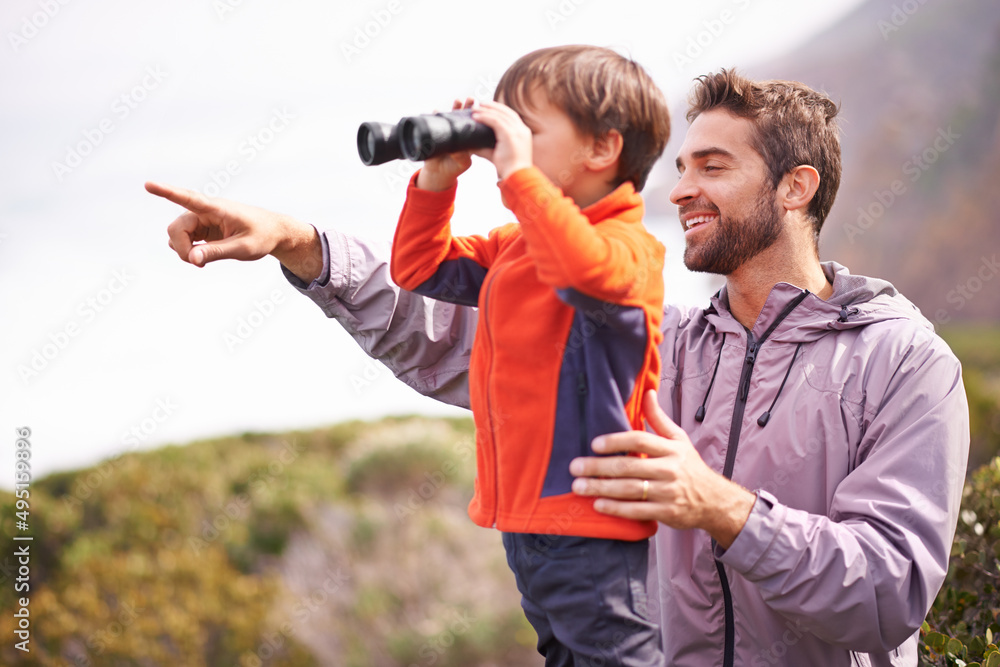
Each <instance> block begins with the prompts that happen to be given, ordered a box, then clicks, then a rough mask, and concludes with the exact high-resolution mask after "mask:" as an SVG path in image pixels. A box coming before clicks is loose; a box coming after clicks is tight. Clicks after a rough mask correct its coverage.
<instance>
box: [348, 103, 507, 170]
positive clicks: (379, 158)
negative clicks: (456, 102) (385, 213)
mask: <svg viewBox="0 0 1000 667" xmlns="http://www.w3.org/2000/svg"><path fill="white" fill-rule="evenodd" d="M496 143H497V138H496V135H495V134H493V130H492V129H490V128H489V127H487V126H486V125H483V124H482V123H477V122H476V121H474V120H472V109H460V110H458V111H449V112H447V113H435V114H426V115H423V116H408V117H406V118H403V119H402V120H400V121H399V122H398V123H396V124H395V125H393V124H391V123H362V124H361V127H359V128H358V155H359V156H360V157H361V161H362V162H364V163H365V164H366V165H369V166H371V165H373V164H382V163H383V162H388V161H389V160H399V159H401V158H404V157H405V158H406V159H408V160H412V161H414V162H420V161H423V160H427V159H430V158H432V157H437V156H438V155H444V154H446V153H454V152H456V151H466V150H471V149H474V148H493V147H494V146H495V145H496Z"/></svg>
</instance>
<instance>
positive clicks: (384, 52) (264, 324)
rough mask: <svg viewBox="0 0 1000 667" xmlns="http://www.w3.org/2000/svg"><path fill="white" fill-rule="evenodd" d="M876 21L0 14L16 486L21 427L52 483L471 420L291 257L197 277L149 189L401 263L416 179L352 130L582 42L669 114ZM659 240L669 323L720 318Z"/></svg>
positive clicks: (7, 367)
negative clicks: (365, 348)
mask: <svg viewBox="0 0 1000 667" xmlns="http://www.w3.org/2000/svg"><path fill="white" fill-rule="evenodd" d="M858 4H859V2H858V0H831V1H830V2H824V3H803V2H796V1H792V0H772V1H770V2H759V1H754V0H723V1H715V2H700V3H693V2H688V3H666V2H662V1H658V2H654V1H648V2H628V1H621V0H616V1H614V2H612V1H610V0H562V1H561V2H560V1H558V0H552V1H550V2H537V1H528V0H509V1H507V2H504V3H502V4H501V3H495V4H487V3H471V2H460V1H458V0H391V1H388V0H375V1H367V2H351V3H345V2H338V3H329V2H321V1H319V0H292V1H287V0H286V1H284V2H275V1H268V0H175V1H174V2H170V3H164V2H125V1H124V0H91V1H90V2H82V1H80V2H73V1H70V0H24V1H22V0H5V2H4V5H3V9H2V10H0V27H2V31H3V35H4V43H3V45H0V81H2V83H3V90H4V100H3V103H2V104H0V120H2V127H3V128H4V131H3V132H2V133H0V154H2V155H3V160H2V162H0V182H2V183H3V187H2V189H0V285H2V289H0V310H2V312H3V313H4V314H5V315H4V326H3V334H2V335H3V341H2V342H3V345H2V349H3V356H2V359H3V363H2V364H0V389H2V394H0V396H2V399H3V401H2V409H0V426H2V427H0V452H2V454H0V455H2V460H0V486H3V487H6V488H10V487H11V486H12V485H13V481H12V480H13V465H14V461H13V458H14V455H13V448H14V440H15V439H16V435H15V427H21V426H27V427H29V428H30V429H31V430H32V436H31V443H32V456H33V458H32V467H33V471H34V473H35V475H36V476H40V475H44V474H46V473H48V472H52V471H54V470H59V469H68V468H76V467H79V466H83V465H90V464H93V463H96V462H97V461H99V460H101V459H104V458H108V457H112V456H115V455H117V454H119V453H122V452H124V451H129V450H132V449H137V448H149V447H153V446H158V445H161V444H164V443H168V442H175V443H182V442H187V441H189V440H191V439H195V438H201V437H209V436H216V435H223V434H228V433H240V432H243V431H260V430H285V429H290V428H310V427H315V426H320V425H325V424H330V423H334V422H337V421H342V420H345V419H350V418H356V417H364V418H368V417H377V416H380V415H385V414H398V413H407V412H422V413H434V414H457V413H458V411H456V410H453V409H449V408H445V407H442V406H439V405H437V404H435V403H434V402H433V401H430V400H429V399H424V398H422V397H420V396H417V395H416V394H415V393H414V392H413V391H411V390H410V389H408V388H407V387H405V386H403V385H402V384H400V383H398V382H396V381H395V380H394V379H393V378H392V377H391V375H390V374H389V373H388V372H387V371H385V370H384V369H382V368H381V367H380V366H374V365H371V364H370V363H369V362H368V361H367V357H365V356H364V355H363V354H362V353H361V352H360V351H359V350H358V349H357V348H356V347H355V345H354V344H353V342H352V341H351V340H350V339H349V338H348V337H347V336H346V334H344V333H343V331H341V330H340V327H339V325H337V324H336V323H333V322H330V321H328V320H327V319H326V318H325V317H324V316H323V314H322V313H321V312H320V311H319V309H318V308H316V307H315V306H314V305H313V304H312V302H311V301H309V300H308V299H306V298H304V297H302V296H300V295H299V294H298V293H297V292H295V291H294V290H293V289H291V287H290V286H289V285H288V284H287V283H286V282H285V280H284V279H283V277H282V276H281V273H280V271H279V269H278V265H277V262H275V261H274V260H273V259H270V258H267V259H265V260H262V261H260V262H256V263H248V264H243V263H236V262H225V263H219V264H214V265H210V266H209V267H206V268H205V269H200V270H199V269H196V268H194V267H192V266H190V265H187V264H184V263H182V262H181V261H180V260H178V259H177V257H176V255H174V254H173V252H172V251H170V250H169V249H168V248H167V245H166V232H165V230H166V226H167V224H169V222H170V221H171V220H173V219H174V217H176V216H177V215H179V212H180V210H179V209H178V208H177V207H176V206H174V205H172V204H170V203H168V202H164V201H161V200H158V199H157V198H154V197H152V196H150V195H148V194H146V193H145V191H144V190H143V187H142V186H143V182H144V181H146V180H147V179H153V180H160V181H164V182H167V183H172V184H176V185H182V186H186V187H192V188H195V189H199V190H202V191H207V192H209V193H216V192H218V193H219V194H220V196H224V197H228V198H232V199H236V200H240V201H246V202H249V203H253V204H256V205H259V206H263V207H266V208H270V209H273V210H278V211H282V212H285V213H288V214H291V215H293V216H295V217H297V218H299V219H301V220H305V221H308V222H311V223H313V224H315V225H317V226H318V227H319V228H321V229H325V228H332V227H337V228H339V229H342V230H344V231H346V232H350V233H355V234H360V235H364V236H367V237H369V238H372V239H376V240H380V241H383V242H387V241H388V240H389V239H390V238H391V233H392V229H393V226H394V224H395V220H396V217H397V215H398V212H399V209H400V206H401V204H402V201H403V195H404V192H403V186H402V184H403V183H404V182H405V179H406V177H407V176H408V175H409V174H410V173H411V172H412V170H413V168H414V167H413V165H411V164H410V163H390V164H388V165H384V166H382V167H364V166H363V165H362V164H361V162H360V161H359V160H358V157H357V152H356V149H355V144H354V142H355V133H356V130H357V126H358V124H359V123H361V122H363V121H367V120H385V121H394V120H396V119H398V118H399V117H400V116H403V115H408V114H414V113H423V112H428V111H431V110H433V109H442V108H447V107H448V106H449V105H450V101H451V100H452V99H454V98H455V97H462V98H464V97H466V96H469V95H472V96H476V97H480V98H489V97H491V96H492V93H493V88H494V86H495V84H496V81H497V80H498V78H499V77H500V75H501V74H502V73H503V71H504V70H505V69H506V68H507V66H508V65H510V64H511V63H512V62H513V61H514V60H515V59H516V58H518V57H519V56H521V55H523V54H525V53H527V52H529V51H531V50H534V49H536V48H541V47H544V46H552V45H557V44H570V43H589V44H597V45H602V46H609V47H612V48H615V49H617V50H619V51H620V52H622V53H625V54H627V55H630V56H631V57H633V58H634V59H635V60H637V61H638V62H639V63H641V64H642V65H644V66H645V67H646V68H647V69H648V70H649V71H650V73H651V74H652V75H653V77H654V78H655V79H656V81H657V82H658V83H659V84H660V86H661V87H662V88H663V89H664V91H665V92H666V93H667V96H668V99H669V101H670V102H671V104H676V103H677V102H678V101H680V100H681V99H683V96H684V95H686V93H687V91H688V89H689V87H690V84H691V80H692V78H693V77H695V76H697V75H698V74H701V73H704V72H708V71H711V70H714V69H717V68H719V67H723V66H731V65H743V66H746V65H751V64H754V63H756V62H759V61H763V60H767V59H769V58H771V57H774V56H776V55H779V54H781V53H782V52H785V51H787V50H789V49H791V48H794V47H796V46H799V45H801V44H802V43H803V42H805V41H806V40H808V39H809V38H810V36H812V35H814V34H816V33H817V32H818V31H821V30H822V29H823V28H824V27H825V26H827V25H829V24H830V23H831V22H833V21H835V20H837V19H838V18H839V17H841V16H842V15H844V14H845V13H846V12H849V11H850V10H851V9H853V8H854V7H855V6H856V5H858ZM673 157H674V156H673V155H670V156H667V158H668V162H667V163H665V164H664V166H665V167H667V166H668V165H669V162H672V160H673ZM670 172H672V167H670V168H665V169H660V170H658V172H657V173H658V174H659V176H658V178H659V179H660V181H661V182H664V181H669V179H670V178H672V175H671V174H670ZM495 180H496V176H495V171H493V170H492V167H490V166H489V165H488V164H486V163H482V164H477V165H475V166H474V168H473V169H472V170H471V171H470V172H469V173H468V174H466V175H464V176H463V177H462V187H461V188H460V189H459V200H458V205H457V207H458V208H457V213H456V220H455V228H456V230H457V231H458V232H459V233H473V232H476V233H480V232H481V233H485V232H486V231H487V230H488V229H489V228H490V227H492V226H495V225H497V224H501V223H504V222H508V221H509V220H510V215H509V212H507V211H506V210H505V209H504V208H503V207H502V206H501V205H500V202H499V197H498V196H497V191H496V187H495ZM648 224H649V227H650V229H651V230H652V231H653V232H654V233H655V234H656V235H657V236H658V237H660V238H661V240H663V242H664V243H665V244H666V245H667V248H668V265H669V266H668V269H667V298H668V300H671V301H674V302H678V303H689V304H697V303H703V302H705V301H706V300H707V297H708V295H709V293H710V290H711V289H712V286H711V284H710V283H709V282H708V281H706V280H705V279H704V278H703V277H702V276H692V275H691V274H687V273H686V271H684V269H683V267H682V266H681V265H680V253H681V251H682V246H683V238H682V236H681V234H680V232H679V225H678V223H677V220H676V218H674V217H671V218H669V219H651V220H649V221H648ZM237 340H238V341H239V342H238V343H235V342H234V341H237Z"/></svg>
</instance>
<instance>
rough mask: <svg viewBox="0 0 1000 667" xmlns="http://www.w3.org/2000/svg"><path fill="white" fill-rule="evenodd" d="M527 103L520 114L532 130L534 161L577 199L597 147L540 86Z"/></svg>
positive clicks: (567, 194)
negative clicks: (578, 190) (591, 156)
mask: <svg viewBox="0 0 1000 667" xmlns="http://www.w3.org/2000/svg"><path fill="white" fill-rule="evenodd" d="M500 101H501V102H502V101H503V100H500ZM525 102H526V104H525V105H524V108H523V109H520V110H519V114H520V116H521V119H522V120H523V121H524V124H525V125H527V126H528V129H530V130H531V151H532V162H533V163H534V165H535V166H536V167H538V169H539V170H541V172H542V173H543V174H545V175H546V176H547V177H548V178H549V180H550V181H552V182H553V183H555V184H556V185H557V186H559V188H560V189H561V190H562V191H563V193H564V194H565V195H566V196H567V197H570V198H571V199H573V200H576V197H575V196H574V194H576V190H577V189H578V188H577V186H578V184H579V180H580V176H581V175H582V174H583V172H584V171H585V168H584V164H583V163H584V160H585V159H586V158H587V156H589V155H590V154H591V152H592V151H593V148H594V140H593V138H591V137H588V136H586V135H585V134H583V133H582V132H580V131H579V130H578V129H577V128H576V125H574V123H573V121H572V120H571V119H570V117H569V116H568V115H567V114H566V112H564V111H563V110H562V109H560V108H559V107H557V106H555V105H554V104H552V103H551V102H550V101H549V98H548V96H547V95H546V94H545V92H544V91H543V90H542V89H541V88H540V87H538V86H536V87H534V88H533V89H532V90H531V92H530V94H529V95H528V96H527V99H526V100H525Z"/></svg>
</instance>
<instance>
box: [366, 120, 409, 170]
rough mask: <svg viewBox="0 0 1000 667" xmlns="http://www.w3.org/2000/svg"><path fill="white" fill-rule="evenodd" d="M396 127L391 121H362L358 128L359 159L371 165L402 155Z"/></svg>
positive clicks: (398, 157) (395, 158)
mask: <svg viewBox="0 0 1000 667" xmlns="http://www.w3.org/2000/svg"><path fill="white" fill-rule="evenodd" d="M398 128H399V125H398V124H397V125H393V124H392V123H362V124H361V127H359V128H358V155H359V156H360V157H361V161H362V162H364V163H365V164H366V165H369V166H371V165H374V164H382V163H383V162H388V161H389V160H398V159H400V158H401V157H403V152H402V151H401V150H400V148H399V132H398Z"/></svg>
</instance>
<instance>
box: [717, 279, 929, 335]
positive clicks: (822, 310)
mask: <svg viewBox="0 0 1000 667" xmlns="http://www.w3.org/2000/svg"><path fill="white" fill-rule="evenodd" d="M822 267H823V272H824V273H825V274H826V277H827V279H828V280H829V281H830V282H831V283H832V284H833V294H832V295H831V296H830V298H829V299H827V300H825V301H824V300H823V299H821V298H819V297H818V296H816V295H815V294H812V293H806V290H803V289H801V288H799V287H796V286H794V285H791V284H789V283H778V284H776V285H775V286H774V287H773V288H771V292H770V294H769V295H768V297H767V301H766V302H765V303H764V307H763V308H762V309H761V312H760V315H759V316H758V317H757V321H756V323H755V324H754V326H753V329H752V333H753V334H754V337H755V338H760V336H761V335H762V334H763V333H764V332H765V331H766V330H767V329H768V328H769V327H770V326H771V325H773V323H774V322H775V320H778V319H779V318H781V317H782V315H783V314H784V318H783V319H781V321H780V323H779V324H778V325H777V327H775V328H774V330H773V331H772V332H771V334H770V335H769V336H768V338H769V339H770V340H774V341H782V342H793V343H805V342H809V341H813V340H816V339H818V338H820V337H822V336H823V335H825V334H826V333H828V332H830V331H843V330H845V329H854V328H858V327H864V326H868V325H869V324H874V323H876V322H884V321H887V320H909V321H911V322H913V323H914V324H915V325H917V326H919V327H921V328H926V329H928V330H931V331H933V330H934V327H933V325H932V324H931V323H930V321H929V320H928V319H927V318H926V317H924V316H923V315H922V314H921V312H920V310H919V309H918V308H917V307H916V306H914V305H913V303H911V302H910V300H909V299H907V298H906V297H905V296H903V295H902V294H900V293H899V290H897V289H896V288H895V287H893V285H892V283H890V282H888V281H885V280H880V279H878V278H868V277H866V276H858V275H853V274H851V272H850V271H849V270H848V269H847V268H846V267H844V266H842V265H840V264H838V263H836V262H824V263H823V264H822ZM803 293H806V296H805V297H804V298H803V297H802V295H803ZM800 299H801V302H800V303H798V304H795V303H794V302H795V301H799V300H800ZM788 308H791V310H790V311H789V312H787V313H784V311H785V310H786V309H788ZM706 315H707V316H708V319H709V321H710V322H712V324H713V325H715V327H716V329H718V330H719V331H720V332H723V333H735V334H739V335H741V336H743V335H745V333H746V332H745V330H744V328H743V326H742V325H741V324H740V323H739V322H737V321H736V320H735V319H734V318H733V316H732V314H731V313H730V312H729V298H728V295H727V292H726V287H723V288H722V289H721V290H719V292H718V293H717V294H716V295H715V296H714V297H712V305H711V306H710V307H709V308H708V310H707V311H706Z"/></svg>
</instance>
